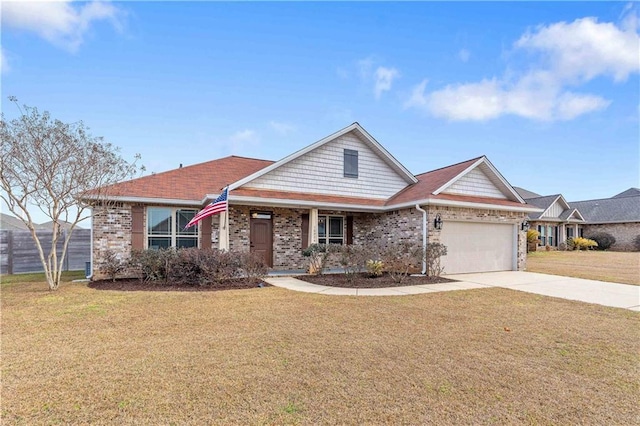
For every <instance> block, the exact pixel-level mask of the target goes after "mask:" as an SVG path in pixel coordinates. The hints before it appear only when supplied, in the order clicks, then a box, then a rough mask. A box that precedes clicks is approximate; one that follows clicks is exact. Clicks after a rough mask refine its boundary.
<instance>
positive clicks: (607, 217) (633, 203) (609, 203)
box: [571, 191, 640, 223]
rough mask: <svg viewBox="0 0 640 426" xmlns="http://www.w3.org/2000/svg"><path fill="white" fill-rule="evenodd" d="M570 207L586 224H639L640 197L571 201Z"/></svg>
mask: <svg viewBox="0 0 640 426" xmlns="http://www.w3.org/2000/svg"><path fill="white" fill-rule="evenodd" d="M625 192H626V191H625ZM571 206H572V207H575V208H577V209H578V210H580V213H582V216H583V217H584V219H585V220H586V222H587V223H612V222H640V195H638V196H627V197H614V198H603V199H600V200H587V201H572V202H571Z"/></svg>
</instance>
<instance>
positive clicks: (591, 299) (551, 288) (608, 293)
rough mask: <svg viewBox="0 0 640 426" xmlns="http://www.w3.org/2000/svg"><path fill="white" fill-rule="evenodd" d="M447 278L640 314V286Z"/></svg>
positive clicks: (492, 276) (542, 278)
mask: <svg viewBox="0 0 640 426" xmlns="http://www.w3.org/2000/svg"><path fill="white" fill-rule="evenodd" d="M446 277H447V278H451V279H454V280H458V281H460V282H465V283H470V284H471V283H473V284H477V285H482V286H486V287H503V288H510V289H512V290H520V291H525V292H527V293H534V294H541V295H543V296H552V297H559V298H562V299H568V300H578V301H581V302H587V303H595V304H598V305H604V306H613V307H615V308H624V309H631V310H632V311H640V286H635V285H629V284H618V283H609V282H603V281H595V280H585V279H582V278H570V277H563V276H559V275H547V274H538V273H535V272H515V271H504V272H484V273H479V274H453V275H447V276H446Z"/></svg>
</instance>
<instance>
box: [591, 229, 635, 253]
mask: <svg viewBox="0 0 640 426" xmlns="http://www.w3.org/2000/svg"><path fill="white" fill-rule="evenodd" d="M596 232H607V233H609V234H611V235H613V236H614V237H615V239H616V243H615V244H614V245H613V246H611V250H619V251H632V250H635V247H634V246H633V239H634V238H635V237H636V236H637V235H640V223H608V224H602V225H584V236H585V237H587V238H588V237H589V235H591V234H595V233H596Z"/></svg>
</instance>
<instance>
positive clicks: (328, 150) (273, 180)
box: [243, 133, 407, 199]
mask: <svg viewBox="0 0 640 426" xmlns="http://www.w3.org/2000/svg"><path fill="white" fill-rule="evenodd" d="M345 148H346V149H351V150H356V151H358V177H357V178H350V177H345V176H344V149H345ZM406 186H407V183H406V182H405V181H404V179H403V178H402V177H400V176H399V175H398V174H397V173H396V171H395V170H393V169H392V168H391V167H390V166H389V165H388V164H387V163H385V162H384V161H383V160H382V158H380V157H379V156H378V155H377V154H376V153H374V152H373V151H372V150H371V149H370V148H369V146H368V145H367V144H365V143H364V142H363V141H362V140H360V139H359V138H358V137H357V136H355V134H353V133H347V134H345V135H343V136H341V137H339V138H337V139H335V140H333V141H331V142H328V143H326V144H325V145H322V146H320V147H318V148H316V149H315V150H313V151H311V152H309V153H307V154H305V155H303V156H301V157H299V158H296V159H295V160H292V161H291V162H289V163H286V164H284V165H282V166H280V167H278V168H277V169H274V170H272V171H270V172H269V173H267V174H265V175H263V176H260V177H259V178H257V179H255V180H253V181H250V182H248V183H246V184H245V185H243V188H257V189H271V190H277V191H294V192H307V193H314V194H329V195H343V196H351V197H367V198H378V199H386V198H389V197H391V196H392V195H394V194H396V193H397V192H398V191H400V190H401V189H403V188H404V187H406Z"/></svg>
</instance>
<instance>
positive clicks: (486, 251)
mask: <svg viewBox="0 0 640 426" xmlns="http://www.w3.org/2000/svg"><path fill="white" fill-rule="evenodd" d="M514 239H515V230H514V225H513V224H504V223H476V222H451V221H447V222H446V223H445V224H444V226H443V227H442V231H441V233H440V242H441V243H443V244H444V245H446V246H447V255H446V256H444V257H443V258H442V265H443V266H444V274H462V273H467V272H491V271H511V270H515V269H516V268H515V267H514V262H515V259H516V250H517V249H516V244H515V241H514Z"/></svg>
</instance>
